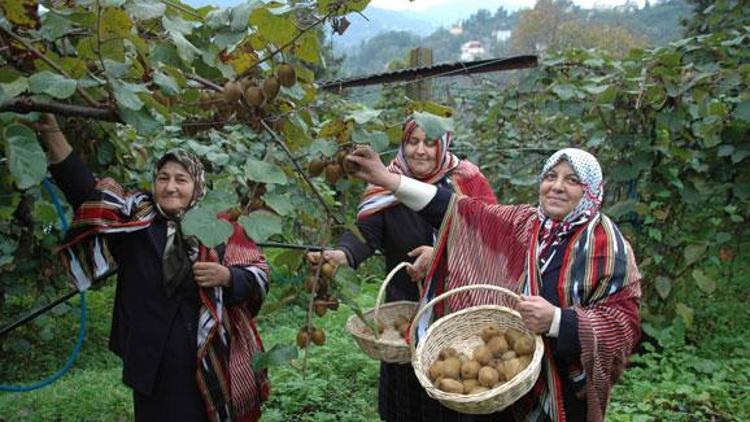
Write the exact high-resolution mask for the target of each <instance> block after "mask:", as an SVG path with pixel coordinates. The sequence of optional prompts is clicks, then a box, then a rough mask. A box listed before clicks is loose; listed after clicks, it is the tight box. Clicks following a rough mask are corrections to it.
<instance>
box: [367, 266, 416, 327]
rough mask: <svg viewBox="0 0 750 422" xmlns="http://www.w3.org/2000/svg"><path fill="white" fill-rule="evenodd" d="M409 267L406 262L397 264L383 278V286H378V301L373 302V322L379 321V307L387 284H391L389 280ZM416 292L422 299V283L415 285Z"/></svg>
mask: <svg viewBox="0 0 750 422" xmlns="http://www.w3.org/2000/svg"><path fill="white" fill-rule="evenodd" d="M409 265H410V263H408V262H406V261H404V262H401V263H399V264H398V265H396V266H395V267H393V269H392V270H391V272H389V273H388V275H387V276H386V277H385V280H383V284H382V285H381V286H380V291H378V299H377V300H376V301H375V321H379V319H378V316H379V314H380V306H381V305H382V304H383V300H384V299H385V291H386V289H387V287H388V284H389V283H390V282H391V280H393V278H394V276H395V275H396V273H397V272H399V271H400V270H401V269H402V268H405V267H407V266H409ZM417 290H418V291H419V297H422V283H417Z"/></svg>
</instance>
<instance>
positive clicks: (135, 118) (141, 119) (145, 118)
mask: <svg viewBox="0 0 750 422" xmlns="http://www.w3.org/2000/svg"><path fill="white" fill-rule="evenodd" d="M117 114H118V115H119V116H120V118H121V119H122V121H123V122H124V123H125V124H127V125H130V126H132V127H133V128H135V130H136V132H138V134H140V135H142V136H148V135H151V134H153V133H154V132H156V131H157V130H159V129H160V128H161V127H162V124H161V123H159V122H158V121H157V120H156V119H154V117H153V116H152V115H151V113H150V112H149V111H148V110H146V109H145V108H144V109H141V110H137V111H136V110H131V109H128V108H123V107H120V108H118V109H117Z"/></svg>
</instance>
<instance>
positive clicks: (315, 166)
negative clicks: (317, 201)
mask: <svg viewBox="0 0 750 422" xmlns="http://www.w3.org/2000/svg"><path fill="white" fill-rule="evenodd" d="M324 168H326V162H325V161H323V160H321V159H319V158H315V159H313V160H312V161H310V164H308V165H307V174H309V175H310V177H318V176H320V175H321V174H322V173H323V169H324Z"/></svg>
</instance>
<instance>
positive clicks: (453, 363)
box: [443, 356, 461, 380]
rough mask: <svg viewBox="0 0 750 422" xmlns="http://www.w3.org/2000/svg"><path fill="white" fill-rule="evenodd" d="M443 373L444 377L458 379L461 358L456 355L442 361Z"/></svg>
mask: <svg viewBox="0 0 750 422" xmlns="http://www.w3.org/2000/svg"><path fill="white" fill-rule="evenodd" d="M443 375H444V376H445V377H446V378H452V379H454V380H457V379H460V376H461V360H460V359H459V358H457V357H456V356H451V357H449V358H448V359H446V360H444V361H443Z"/></svg>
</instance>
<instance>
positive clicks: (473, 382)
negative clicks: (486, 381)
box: [463, 379, 480, 394]
mask: <svg viewBox="0 0 750 422" xmlns="http://www.w3.org/2000/svg"><path fill="white" fill-rule="evenodd" d="M463 382H464V393H465V394H470V391H471V390H473V389H475V388H477V387H479V386H480V385H479V380H477V379H468V380H467V379H465V380H464V381H463Z"/></svg>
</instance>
